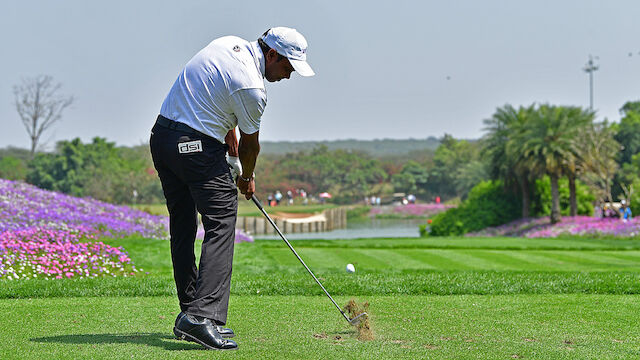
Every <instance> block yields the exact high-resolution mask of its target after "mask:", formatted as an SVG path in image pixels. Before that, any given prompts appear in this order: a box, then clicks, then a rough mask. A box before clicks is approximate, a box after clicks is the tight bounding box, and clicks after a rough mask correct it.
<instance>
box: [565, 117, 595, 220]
mask: <svg viewBox="0 0 640 360" xmlns="http://www.w3.org/2000/svg"><path fill="white" fill-rule="evenodd" d="M567 109H568V112H569V113H568V116H569V118H570V119H571V121H572V123H573V125H574V126H575V127H576V128H577V129H576V130H577V131H578V134H579V135H578V139H581V141H579V142H578V143H577V145H578V147H577V148H578V152H577V153H572V154H570V156H569V157H568V158H567V159H565V169H564V172H565V174H566V175H567V178H568V180H569V208H570V210H569V215H571V216H576V215H578V200H577V196H576V178H577V176H578V175H579V172H580V170H581V169H582V168H583V167H584V166H583V164H582V163H583V162H584V159H583V158H582V156H581V155H582V154H583V151H582V149H583V148H584V146H585V144H586V143H585V141H584V140H585V138H584V135H585V134H586V132H587V131H589V129H592V128H593V120H594V118H595V113H594V112H593V111H592V110H587V109H582V108H579V107H570V108H567Z"/></svg>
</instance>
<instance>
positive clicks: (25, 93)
mask: <svg viewBox="0 0 640 360" xmlns="http://www.w3.org/2000/svg"><path fill="white" fill-rule="evenodd" d="M61 86H62V85H61V84H60V83H55V82H54V81H53V78H52V77H51V76H48V75H39V76H36V77H35V78H26V79H23V80H22V84H20V85H16V86H14V87H13V94H14V95H15V106H16V111H17V112H18V115H19V116H20V119H21V120H22V123H23V124H24V127H25V128H26V130H27V134H29V138H30V139H31V157H33V155H34V154H35V152H36V150H37V148H38V144H39V143H40V138H41V136H42V134H43V133H44V132H45V131H47V130H48V129H49V128H51V126H53V124H55V123H56V122H58V121H59V120H60V119H61V118H62V111H63V110H64V109H66V108H67V107H69V106H70V105H71V104H72V103H73V97H72V96H62V95H60V94H59V93H58V91H59V90H60V87H61Z"/></svg>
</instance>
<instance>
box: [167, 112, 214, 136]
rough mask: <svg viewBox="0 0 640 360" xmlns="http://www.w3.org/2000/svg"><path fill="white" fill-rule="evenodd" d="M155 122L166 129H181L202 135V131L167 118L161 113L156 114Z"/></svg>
mask: <svg viewBox="0 0 640 360" xmlns="http://www.w3.org/2000/svg"><path fill="white" fill-rule="evenodd" d="M156 123H157V124H158V125H160V126H162V127H166V128H167V129H171V130H177V131H182V132H186V133H190V134H196V135H204V134H203V133H201V132H199V131H196V130H194V129H192V128H190V127H189V126H188V125H187V124H183V123H181V122H177V121H173V120H171V119H167V118H166V117H164V116H162V115H158V119H157V120H156Z"/></svg>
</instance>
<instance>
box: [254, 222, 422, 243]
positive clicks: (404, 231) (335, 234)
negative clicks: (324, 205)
mask: <svg viewBox="0 0 640 360" xmlns="http://www.w3.org/2000/svg"><path fill="white" fill-rule="evenodd" d="M425 222H426V220H422V219H410V220H399V219H366V220H360V221H348V222H347V228H346V229H339V230H333V231H327V232H312V233H289V234H285V236H286V237H287V239H288V240H305V239H306V240H310V239H327V240H333V239H358V238H393V237H402V238H412V237H419V236H420V233H419V231H418V226H419V225H421V224H424V223H425ZM256 239H267V240H274V239H277V240H280V236H278V235H277V234H276V235H256Z"/></svg>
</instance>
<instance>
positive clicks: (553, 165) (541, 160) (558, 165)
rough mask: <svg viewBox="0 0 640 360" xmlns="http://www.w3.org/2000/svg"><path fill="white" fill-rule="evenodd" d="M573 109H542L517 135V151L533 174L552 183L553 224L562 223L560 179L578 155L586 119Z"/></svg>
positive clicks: (550, 107)
mask: <svg viewBox="0 0 640 360" xmlns="http://www.w3.org/2000/svg"><path fill="white" fill-rule="evenodd" d="M580 111H581V110H580V109H579V108H573V107H563V106H551V105H541V106H540V107H539V108H538V109H537V111H533V112H531V116H530V117H529V119H528V120H527V121H526V123H525V124H524V125H523V126H522V128H521V129H520V131H518V132H517V133H516V134H515V138H514V141H513V142H512V143H513V144H514V148H516V149H517V150H518V151H517V153H519V154H521V156H522V159H521V161H524V162H525V163H527V164H528V166H529V168H530V169H531V170H532V171H541V170H542V171H544V172H545V173H547V174H548V175H549V178H550V180H551V201H552V203H551V222H552V223H553V224H555V223H557V222H559V221H560V198H559V193H558V179H559V178H560V177H561V176H562V175H563V174H564V173H565V172H566V163H567V161H568V160H569V159H572V158H574V157H575V156H577V154H578V145H579V141H580V139H579V137H578V135H579V134H580V130H581V129H583V126H584V124H582V123H581V121H584V119H583V118H580V117H577V116H576V115H577V113H579V112H580Z"/></svg>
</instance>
